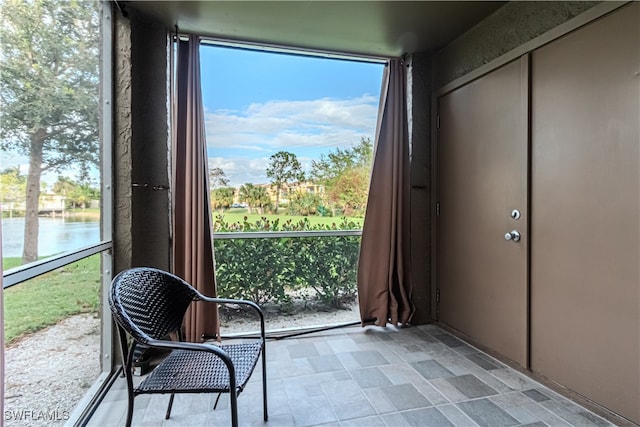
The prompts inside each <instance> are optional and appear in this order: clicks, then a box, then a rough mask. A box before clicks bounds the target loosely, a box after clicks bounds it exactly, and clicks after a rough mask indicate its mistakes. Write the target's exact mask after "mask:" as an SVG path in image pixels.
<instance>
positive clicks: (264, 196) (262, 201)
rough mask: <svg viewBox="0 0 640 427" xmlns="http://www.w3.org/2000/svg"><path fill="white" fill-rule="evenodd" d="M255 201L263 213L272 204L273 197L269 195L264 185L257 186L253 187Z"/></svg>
mask: <svg viewBox="0 0 640 427" xmlns="http://www.w3.org/2000/svg"><path fill="white" fill-rule="evenodd" d="M253 202H254V203H255V206H256V207H257V208H258V211H259V212H260V214H261V215H262V214H263V213H264V209H265V208H267V207H270V206H271V197H269V192H268V191H267V189H266V188H264V187H255V188H254V189H253Z"/></svg>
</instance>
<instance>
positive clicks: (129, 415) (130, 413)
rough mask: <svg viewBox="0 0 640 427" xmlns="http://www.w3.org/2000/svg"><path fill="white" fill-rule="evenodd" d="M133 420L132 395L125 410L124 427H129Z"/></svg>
mask: <svg viewBox="0 0 640 427" xmlns="http://www.w3.org/2000/svg"><path fill="white" fill-rule="evenodd" d="M132 420H133V395H131V394H130V395H129V405H128V408H127V423H126V424H125V425H126V427H131V421H132Z"/></svg>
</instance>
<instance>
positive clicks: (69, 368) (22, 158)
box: [0, 0, 111, 425]
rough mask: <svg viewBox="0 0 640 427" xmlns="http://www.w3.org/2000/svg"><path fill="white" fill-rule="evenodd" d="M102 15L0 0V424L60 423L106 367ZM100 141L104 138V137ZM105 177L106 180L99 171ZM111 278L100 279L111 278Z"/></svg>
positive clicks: (71, 6)
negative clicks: (0, 377) (0, 361)
mask: <svg viewBox="0 0 640 427" xmlns="http://www.w3.org/2000/svg"><path fill="white" fill-rule="evenodd" d="M108 9H109V8H108V7H106V8H104V10H103V8H102V4H101V3H100V2H99V1H97V0H95V1H90V0H89V1H79V2H76V1H58V0H44V1H33V0H6V1H3V2H0V16H2V22H3V24H2V29H1V30H0V31H1V33H2V34H1V37H0V64H2V65H1V67H2V69H1V72H0V97H1V102H2V108H1V109H0V150H1V151H0V205H1V206H2V209H1V213H2V271H3V288H4V289H3V312H2V314H3V326H4V338H5V343H4V344H5V347H4V354H5V361H6V363H5V370H4V374H5V375H4V381H5V394H4V398H5V399H4V410H5V411H4V413H3V416H4V419H5V421H7V422H8V423H9V424H20V425H23V424H26V425H31V424H35V423H38V422H40V423H43V422H44V423H58V422H63V421H65V420H67V419H69V417H70V416H71V414H72V412H73V411H74V409H75V408H76V407H77V406H78V402H79V401H80V399H81V398H83V396H86V394H87V392H88V391H89V389H90V387H92V386H93V385H94V383H95V381H96V379H98V378H99V377H100V376H101V375H105V372H106V371H109V370H110V369H111V366H110V363H109V362H108V361H105V357H106V358H107V359H108V358H109V357H110V354H108V353H109V351H107V352H106V353H103V352H102V351H101V348H106V349H109V348H110V342H109V340H110V333H109V331H108V330H107V331H106V333H105V328H109V325H108V323H109V322H107V324H106V325H105V323H104V322H101V319H102V317H103V315H104V312H103V307H104V304H103V301H102V298H103V293H102V292H101V289H102V287H103V284H104V283H105V281H106V282H108V280H109V279H110V278H109V277H106V275H104V274H103V273H104V271H105V270H106V271H109V267H107V268H106V269H103V267H102V266H103V265H106V266H108V265H110V254H109V253H108V251H109V249H110V248H111V229H110V226H109V224H110V214H109V206H108V203H106V202H105V200H108V199H109V197H110V196H109V194H107V193H106V190H105V189H107V188H109V186H107V185H105V180H104V179H103V178H102V177H103V176H104V172H103V171H104V170H105V169H106V170H108V169H109V168H110V160H109V159H110V156H108V155H107V156H106V157H105V155H104V153H109V152H110V143H109V138H108V136H107V137H105V135H104V133H105V132H109V131H110V130H109V128H108V126H107V128H104V127H103V126H102V123H109V122H110V117H107V116H105V114H106V115H109V112H105V113H104V114H103V111H102V108H101V106H102V105H103V101H104V100H105V99H104V98H103V97H102V94H103V93H110V89H109V87H110V84H111V83H110V74H109V67H102V60H103V58H104V56H103V54H105V55H106V60H107V61H109V58H110V37H111V36H110V34H106V35H105V31H107V32H110V27H109V26H108V25H105V26H103V19H104V14H107V15H108V13H109V10H108ZM105 141H106V142H105ZM107 176H108V174H107ZM107 275H108V274H107Z"/></svg>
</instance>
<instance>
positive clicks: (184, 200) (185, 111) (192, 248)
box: [172, 36, 218, 342]
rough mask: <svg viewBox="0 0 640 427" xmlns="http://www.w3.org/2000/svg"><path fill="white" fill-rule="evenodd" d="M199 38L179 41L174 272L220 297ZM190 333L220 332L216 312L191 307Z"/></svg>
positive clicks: (198, 336) (193, 337)
mask: <svg viewBox="0 0 640 427" xmlns="http://www.w3.org/2000/svg"><path fill="white" fill-rule="evenodd" d="M199 47H200V40H199V38H198V37H197V36H190V37H189V41H188V42H186V41H180V42H179V43H178V56H177V64H176V74H177V79H176V88H175V94H174V97H175V100H174V101H175V104H174V108H175V113H174V138H173V159H172V177H173V270H174V274H176V275H177V276H179V277H182V278H183V279H184V280H186V281H187V282H189V283H191V285H193V286H194V287H195V288H196V289H198V290H199V291H200V292H202V293H203V294H205V295H208V296H215V293H216V285H215V277H214V260H213V241H212V237H211V231H212V230H211V206H210V202H209V200H210V199H209V181H208V180H209V174H208V164H207V143H206V138H205V127H204V110H203V106H202V91H201V85H200V52H199ZM185 332H186V334H185V337H186V339H187V340H188V341H191V342H201V341H203V337H212V336H218V316H217V311H216V310H212V309H211V305H209V306H205V305H202V304H200V303H196V304H195V305H192V306H191V308H190V309H189V311H187V314H186V318H185Z"/></svg>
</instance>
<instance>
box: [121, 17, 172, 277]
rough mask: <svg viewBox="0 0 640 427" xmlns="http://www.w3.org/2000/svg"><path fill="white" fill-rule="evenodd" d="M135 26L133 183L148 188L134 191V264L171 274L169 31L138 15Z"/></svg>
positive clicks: (132, 110)
mask: <svg viewBox="0 0 640 427" xmlns="http://www.w3.org/2000/svg"><path fill="white" fill-rule="evenodd" d="M131 21H132V26H131V61H132V80H131V99H132V109H131V122H132V128H131V131H132V134H131V158H132V165H133V169H132V171H131V177H132V180H133V181H132V182H133V183H134V184H138V185H145V184H146V185H147V186H146V187H141V186H134V187H133V188H132V209H133V230H132V232H133V236H132V238H133V251H132V264H133V265H134V266H151V267H157V268H161V269H165V270H167V269H169V259H170V253H171V240H170V222H169V218H170V210H169V209H170V205H169V196H170V192H169V190H168V188H169V182H170V176H169V161H168V157H169V145H170V142H169V141H170V135H169V124H168V123H169V112H168V81H169V76H168V64H167V62H168V37H167V32H166V30H165V28H164V26H162V25H160V24H158V23H156V22H154V21H152V20H148V19H147V18H146V17H145V16H142V15H140V14H137V13H134V11H132V13H131ZM153 187H164V188H166V189H161V190H153Z"/></svg>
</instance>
